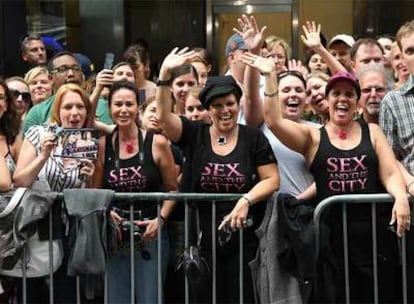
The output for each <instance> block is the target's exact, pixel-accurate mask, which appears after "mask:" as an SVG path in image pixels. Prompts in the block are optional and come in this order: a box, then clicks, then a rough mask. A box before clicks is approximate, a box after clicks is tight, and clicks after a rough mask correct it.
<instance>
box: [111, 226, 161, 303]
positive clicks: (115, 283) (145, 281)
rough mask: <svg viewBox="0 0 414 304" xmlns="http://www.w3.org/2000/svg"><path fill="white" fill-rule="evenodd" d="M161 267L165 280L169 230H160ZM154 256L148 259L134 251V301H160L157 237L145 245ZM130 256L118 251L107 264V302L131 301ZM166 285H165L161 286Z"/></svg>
mask: <svg viewBox="0 0 414 304" xmlns="http://www.w3.org/2000/svg"><path fill="white" fill-rule="evenodd" d="M161 246H162V247H161V249H162V250H161V252H162V257H161V267H162V282H163V283H164V280H165V275H166V269H167V263H168V256H169V241H168V233H167V230H165V229H163V230H162V232H161ZM144 249H145V250H147V251H148V252H149V253H150V255H151V258H150V259H149V260H145V259H143V257H142V254H141V253H136V254H135V303H138V304H146V303H158V261H157V260H158V252H157V240H155V241H152V242H147V243H145V245H144ZM130 259H131V257H130V255H129V254H128V253H125V252H117V253H116V254H115V255H114V256H113V257H112V258H111V259H110V261H109V263H108V266H107V277H108V303H110V304H113V303H130V302H131V270H130V269H131V268H130V265H131V260H130ZM161 288H163V286H161Z"/></svg>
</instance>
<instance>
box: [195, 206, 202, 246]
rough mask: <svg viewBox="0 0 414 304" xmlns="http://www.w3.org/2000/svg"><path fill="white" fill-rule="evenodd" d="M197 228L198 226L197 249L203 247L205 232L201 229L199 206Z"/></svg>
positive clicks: (197, 209)
mask: <svg viewBox="0 0 414 304" xmlns="http://www.w3.org/2000/svg"><path fill="white" fill-rule="evenodd" d="M196 226H197V247H200V245H201V238H202V236H203V231H201V229H200V211H199V208H198V206H197V208H196Z"/></svg>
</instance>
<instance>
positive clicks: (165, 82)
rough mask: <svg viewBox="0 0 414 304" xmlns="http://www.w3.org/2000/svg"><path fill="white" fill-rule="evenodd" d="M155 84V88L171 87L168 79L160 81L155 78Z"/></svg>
mask: <svg viewBox="0 0 414 304" xmlns="http://www.w3.org/2000/svg"><path fill="white" fill-rule="evenodd" d="M155 84H156V85H157V87H159V86H167V87H169V86H170V85H171V78H170V79H168V80H161V79H159V78H157V80H156V81H155Z"/></svg>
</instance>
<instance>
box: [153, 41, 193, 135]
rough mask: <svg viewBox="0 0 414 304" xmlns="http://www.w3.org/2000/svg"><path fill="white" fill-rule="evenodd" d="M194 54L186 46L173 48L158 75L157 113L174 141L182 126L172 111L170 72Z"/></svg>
mask: <svg viewBox="0 0 414 304" xmlns="http://www.w3.org/2000/svg"><path fill="white" fill-rule="evenodd" d="M194 54H195V53H194V51H188V48H187V47H185V48H183V49H181V50H179V49H178V48H174V49H173V50H172V51H171V52H170V53H169V54H168V55H167V57H165V58H164V61H163V63H162V65H161V69H160V74H159V76H158V79H159V80H158V86H157V90H156V93H155V99H156V106H157V115H158V118H159V120H160V121H161V124H162V128H163V130H164V132H165V134H166V135H167V136H168V138H170V139H171V140H172V141H174V142H176V141H178V140H179V139H180V137H181V134H182V128H183V126H182V122H181V120H180V118H179V117H178V115H177V114H175V113H173V112H172V98H171V91H170V82H171V77H172V74H171V72H172V70H173V69H174V68H176V67H179V66H180V65H183V64H185V63H187V62H190V61H191V59H192V57H193V56H194Z"/></svg>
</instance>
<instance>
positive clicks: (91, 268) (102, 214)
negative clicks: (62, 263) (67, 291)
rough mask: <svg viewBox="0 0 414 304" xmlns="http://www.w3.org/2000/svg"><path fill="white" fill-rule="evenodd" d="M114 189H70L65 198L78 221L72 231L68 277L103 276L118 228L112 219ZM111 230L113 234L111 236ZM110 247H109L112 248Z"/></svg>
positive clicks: (70, 213)
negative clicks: (111, 204)
mask: <svg viewBox="0 0 414 304" xmlns="http://www.w3.org/2000/svg"><path fill="white" fill-rule="evenodd" d="M114 193H115V192H114V191H113V190H105V189H67V190H64V191H63V197H64V200H65V205H66V209H67V212H68V214H69V216H72V217H74V218H76V222H77V224H76V226H77V228H76V227H73V229H71V232H70V235H69V238H70V248H71V252H70V256H69V264H68V275H78V274H101V273H104V272H105V268H106V263H107V261H108V259H109V255H110V248H113V247H114V246H115V245H114V242H115V240H116V238H115V229H112V228H113V226H111V223H112V221H111V220H110V218H108V217H109V208H108V207H109V205H110V203H111V201H112V198H113V195H114ZM108 231H109V233H108ZM108 244H109V245H108Z"/></svg>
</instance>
